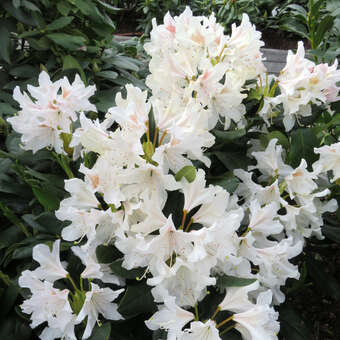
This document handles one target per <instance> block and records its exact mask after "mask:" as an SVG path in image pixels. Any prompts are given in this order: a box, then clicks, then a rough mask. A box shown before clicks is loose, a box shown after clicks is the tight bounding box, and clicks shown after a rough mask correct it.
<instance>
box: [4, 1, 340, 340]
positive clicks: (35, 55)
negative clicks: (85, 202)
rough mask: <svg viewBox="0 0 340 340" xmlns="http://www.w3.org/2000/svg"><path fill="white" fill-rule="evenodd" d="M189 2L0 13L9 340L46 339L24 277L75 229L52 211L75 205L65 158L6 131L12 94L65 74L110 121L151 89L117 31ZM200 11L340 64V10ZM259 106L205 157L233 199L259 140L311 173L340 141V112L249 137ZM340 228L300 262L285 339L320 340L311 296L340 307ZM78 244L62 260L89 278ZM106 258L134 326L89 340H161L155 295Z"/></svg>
mask: <svg viewBox="0 0 340 340" xmlns="http://www.w3.org/2000/svg"><path fill="white" fill-rule="evenodd" d="M188 3H189V1H179V0H167V1H158V0H156V1H152V0H145V1H137V0H136V1H106V2H104V1H99V0H53V1H52V0H41V1H39V0H30V1H28V0H6V1H2V2H1V3H0V42H1V44H0V67H1V68H0V124H1V125H0V133H1V140H0V143H1V150H0V157H1V158H0V211H1V213H0V225H1V227H0V228H1V229H0V299H1V301H2V308H1V311H0V339H3V340H7V339H13V337H15V338H20V339H22V340H26V339H27V340H28V339H37V334H39V330H40V329H39V328H38V329H35V330H32V329H31V328H30V327H29V319H28V318H27V316H26V315H23V314H22V313H21V311H20V307H19V305H20V304H21V303H22V301H23V297H25V296H26V294H27V291H25V290H24V289H19V287H18V283H17V278H18V276H19V275H20V273H21V272H22V271H23V270H24V269H26V268H32V248H33V247H34V246H35V245H36V244H38V243H43V242H44V243H47V244H52V242H53V241H54V240H55V239H56V238H60V234H61V230H62V228H63V227H64V226H65V223H63V222H60V221H59V220H57V219H56V217H55V216H54V210H55V209H57V208H58V206H59V203H60V200H62V199H63V198H64V197H65V195H66V193H65V191H64V179H66V178H67V176H66V174H65V173H64V171H63V167H62V165H63V162H65V161H67V160H66V159H64V158H56V157H55V156H54V155H53V154H52V153H51V152H50V151H49V150H44V151H39V152H37V153H36V154H34V155H33V154H32V153H31V152H30V151H23V150H22V149H21V148H20V145H19V139H20V136H19V135H17V134H15V133H13V132H11V131H10V128H9V125H8V124H7V123H6V121H5V119H6V117H8V116H9V115H12V114H14V113H16V112H17V110H18V107H17V104H16V102H15V101H14V100H13V99H12V91H13V89H14V87H15V86H17V85H19V86H20V87H21V88H22V89H25V86H26V85H27V84H35V83H36V80H37V75H38V74H39V73H40V71H41V70H47V71H48V72H49V74H50V75H51V77H52V78H53V80H56V79H59V78H60V77H63V76H64V75H67V76H69V77H71V79H72V78H73V76H74V75H75V73H79V74H80V75H81V77H82V79H83V81H84V82H85V83H86V84H95V85H96V86H97V92H96V95H95V96H94V97H93V102H94V103H95V104H96V106H97V108H98V110H99V117H100V118H102V117H103V113H105V112H106V110H107V108H109V107H111V106H112V105H114V97H115V93H116V92H117V91H119V90H120V89H121V88H122V86H123V85H125V84H126V83H129V82H132V83H134V84H135V85H137V86H139V87H141V88H145V85H144V84H143V79H144V77H145V75H146V73H147V70H146V68H145V60H144V54H143V52H142V46H141V44H142V43H141V42H140V41H138V40H137V39H133V40H131V41H128V42H125V43H117V42H115V41H114V40H113V39H112V37H113V33H114V32H115V30H116V29H117V27H116V23H117V22H118V23H121V22H122V18H124V16H126V15H135V17H136V18H139V23H138V25H139V26H138V30H141V31H145V32H146V33H148V32H149V31H150V28H151V18H152V17H156V18H157V21H158V22H161V19H162V18H163V16H164V14H165V13H166V12H167V11H168V10H170V11H171V13H172V14H179V13H180V12H182V11H183V9H184V6H185V5H187V4H188ZM190 6H191V7H192V9H193V12H194V13H195V14H202V15H209V14H210V13H211V12H212V11H214V12H215V13H216V16H217V21H218V22H220V23H222V24H223V25H224V26H225V27H226V28H227V27H229V26H230V24H231V22H234V21H235V20H236V21H237V20H239V19H240V18H241V15H242V12H243V11H246V12H247V13H248V14H249V15H250V19H251V21H252V22H254V23H255V24H256V25H257V26H258V28H260V29H268V28H271V29H281V30H285V31H288V32H291V33H293V34H295V35H298V36H299V37H301V38H305V39H307V40H309V41H310V44H311V46H312V47H313V51H312V54H313V55H314V57H315V58H318V59H319V60H320V61H323V60H325V61H330V60H334V58H336V57H337V56H338V55H339V54H340V38H339V36H340V34H339V33H340V19H339V8H340V5H339V1H337V0H332V1H322V0H319V1H316V2H313V1H309V2H308V3H307V1H303V0H301V1H294V2H292V1H274V0H261V1H249V0H239V1H226V0H225V1H219V0H216V1H205V0H195V1H190ZM118 28H119V27H118ZM259 102H261V98H254V99H253V100H249V102H248V103H247V108H248V112H250V114H249V117H250V119H249V125H248V126H247V127H246V128H245V129H244V130H238V131H228V132H225V131H222V129H221V127H220V128H219V127H217V128H216V129H215V131H214V134H215V136H216V138H217V143H216V144H215V145H214V147H213V148H212V149H210V150H208V152H207V154H208V155H209V157H210V158H211V159H212V167H211V168H210V170H208V169H205V170H206V171H208V178H209V181H210V183H213V184H218V185H221V186H223V187H224V188H226V189H227V190H228V191H229V192H233V191H234V190H235V189H236V187H237V185H238V180H237V178H235V177H234V176H233V175H232V171H233V169H235V168H245V167H246V166H247V165H248V164H249V163H250V162H251V160H250V159H249V157H248V156H247V141H248V140H249V139H250V138H258V139H259V140H260V141H261V143H263V145H266V144H267V143H268V142H269V140H270V139H271V138H278V139H279V141H280V143H281V144H282V146H283V147H284V148H285V150H286V152H287V154H288V159H289V163H290V164H291V165H292V166H297V165H298V163H299V160H300V159H301V158H302V157H303V158H306V160H307V161H308V163H309V165H311V163H312V162H313V161H315V160H316V159H315V155H314V153H313V148H314V147H318V146H320V145H322V144H332V143H334V142H336V141H337V140H338V138H339V136H340V105H339V102H338V103H334V104H333V105H332V109H333V110H334V111H335V115H334V116H333V117H331V116H330V115H329V114H328V113H327V112H326V110H324V109H321V110H319V111H315V112H314V115H313V116H312V117H311V118H310V119H308V120H303V121H302V122H301V126H300V127H299V128H298V129H297V130H294V132H293V133H291V134H287V133H285V132H284V128H283V126H282V123H281V120H280V117H278V118H277V120H276V121H275V122H274V124H273V125H272V126H271V128H270V130H269V133H268V134H264V133H261V132H254V131H250V128H252V127H254V126H257V124H259V121H258V118H257V116H256V111H257V108H258V105H259ZM91 116H92V118H95V117H96V116H97V114H96V113H94V112H93V113H91ZM302 145H303V147H301V146H302ZM89 161H90V160H89ZM197 166H198V167H200V166H202V165H201V164H197ZM70 167H71V169H72V171H73V173H74V174H75V175H76V176H77V177H80V174H79V173H78V172H77V169H78V167H79V164H78V163H76V162H71V163H70ZM339 188H340V186H339V185H336V184H335V185H334V186H333V187H332V188H331V190H332V193H331V196H332V197H334V198H336V199H337V200H338V202H339V204H340V189H339ZM339 225H340V210H339V209H338V211H337V213H336V214H332V215H329V216H326V218H325V225H324V227H323V233H324V235H325V236H326V239H325V240H323V241H318V240H315V239H312V240H311V241H309V243H308V244H307V248H306V251H305V252H304V253H303V254H302V255H301V256H300V257H299V258H297V259H295V261H296V263H298V264H299V266H300V272H301V278H300V280H299V281H293V280H292V281H291V282H289V284H288V285H287V287H286V294H287V297H288V298H287V303H285V304H284V305H282V306H281V307H280V318H281V320H280V321H281V338H282V339H287V340H288V339H289V340H302V339H303V340H306V339H311V338H312V333H313V334H316V333H315V332H316V331H315V329H313V327H312V326H313V325H312V320H308V319H307V320H306V318H304V316H303V314H304V311H303V308H304V306H303V305H302V308H300V307H301V306H299V303H300V301H301V298H307V299H308V298H310V297H311V296H312V297H313V299H315V301H316V302H317V303H318V301H319V300H321V298H323V299H324V300H326V301H330V302H334V301H339V300H340V293H339V292H340V285H339V277H337V276H336V275H338V274H337V269H338V265H339V263H337V262H336V261H338V259H339V258H340V252H339V247H338V246H337V243H339V242H340V230H339ZM70 246H72V244H71V243H70V244H68V243H67V242H63V247H62V259H63V260H67V261H68V262H69V263H70V267H71V268H72V269H71V270H72V271H74V272H75V273H80V272H81V270H82V269H81V264H80V263H79V262H78V261H77V260H76V258H75V257H74V256H72V255H71V254H70V252H69V251H68V249H69V247H70ZM332 251H333V252H332ZM97 254H98V258H99V259H100V260H101V261H103V262H105V263H111V269H112V270H113V271H114V272H116V273H117V274H120V275H121V276H123V277H126V279H127V282H128V290H127V292H126V293H125V295H124V297H123V298H122V300H121V301H120V307H119V311H120V312H121V313H122V315H124V317H125V318H126V319H127V320H126V321H122V322H115V323H112V324H110V323H105V324H104V325H103V326H102V327H96V328H95V330H94V333H93V335H92V336H91V339H95V340H102V339H109V338H110V334H111V335H112V338H114V339H124V340H129V339H136V338H137V339H150V338H153V339H159V338H162V337H163V336H164V334H163V335H162V334H161V333H162V332H155V333H154V334H153V335H152V334H151V332H150V331H148V330H147V329H146V328H145V326H144V323H143V320H145V319H147V318H148V317H149V316H150V315H151V314H152V312H154V310H155V305H154V303H153V300H152V298H151V296H150V288H149V287H147V286H146V285H143V284H140V283H138V282H136V280H135V278H136V276H138V275H139V273H137V272H130V271H126V270H124V269H123V268H122V267H121V262H119V260H117V259H118V258H119V256H120V254H119V253H117V251H116V250H115V249H112V248H111V247H99V248H98V249H97ZM332 259H335V261H333V260H332ZM33 266H34V265H33ZM228 282H229V283H228V284H230V281H228ZM238 284H239V283H238ZM213 296H214V298H215V299H218V298H219V296H218V294H215V295H214V294H212V295H211V296H210V297H208V298H207V299H206V300H204V301H203V302H202V305H201V304H200V306H201V308H200V312H201V313H202V314H204V313H206V312H207V311H208V310H209V308H211V306H212V305H213V304H214V303H217V302H216V301H212V299H213ZM335 311H336V309H335ZM316 313H318V311H316ZM201 316H202V315H201ZM317 316H318V315H316V317H317ZM131 324H133V327H131ZM331 331H332V332H333V334H329V332H330V330H329V329H325V330H323V329H321V333H320V330H319V334H321V336H323V338H322V337H321V338H322V339H327V337H328V339H337V337H340V331H339V330H338V331H339V333H338V334H336V333H334V332H336V330H335V331H334V329H332V330H331ZM327 332H328V333H327ZM228 334H229V333H228ZM321 338H320V339H321ZM226 339H227V338H226ZM228 339H239V337H238V335H236V333H235V334H234V335H230V334H229V335H228Z"/></svg>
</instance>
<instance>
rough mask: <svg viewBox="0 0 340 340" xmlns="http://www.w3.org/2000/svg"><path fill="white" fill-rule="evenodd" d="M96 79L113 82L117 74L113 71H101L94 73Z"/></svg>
mask: <svg viewBox="0 0 340 340" xmlns="http://www.w3.org/2000/svg"><path fill="white" fill-rule="evenodd" d="M96 76H97V77H100V78H104V79H109V80H113V79H116V78H117V77H118V73H117V72H114V71H101V72H97V73H96Z"/></svg>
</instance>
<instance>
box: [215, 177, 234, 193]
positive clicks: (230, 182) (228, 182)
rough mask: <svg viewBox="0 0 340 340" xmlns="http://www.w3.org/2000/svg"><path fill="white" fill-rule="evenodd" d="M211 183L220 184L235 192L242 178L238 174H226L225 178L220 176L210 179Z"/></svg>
mask: <svg viewBox="0 0 340 340" xmlns="http://www.w3.org/2000/svg"><path fill="white" fill-rule="evenodd" d="M209 184H213V185H219V186H220V187H222V188H223V189H225V190H227V191H228V192H229V193H233V192H234V191H235V190H236V188H237V187H238V185H239V184H240V180H239V179H238V178H237V177H236V176H225V177H224V178H220V176H218V177H217V178H211V179H209Z"/></svg>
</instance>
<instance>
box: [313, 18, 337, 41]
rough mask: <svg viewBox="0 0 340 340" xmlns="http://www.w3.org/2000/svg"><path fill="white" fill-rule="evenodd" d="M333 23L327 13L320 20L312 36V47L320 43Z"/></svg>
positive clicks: (332, 19)
mask: <svg viewBox="0 0 340 340" xmlns="http://www.w3.org/2000/svg"><path fill="white" fill-rule="evenodd" d="M333 23H334V18H333V17H332V16H331V15H327V16H326V17H324V18H323V19H322V21H321V22H320V23H319V25H318V26H317V27H318V28H317V31H316V33H315V37H314V47H317V46H319V45H320V43H321V42H322V40H323V39H324V37H325V34H326V33H327V32H328V31H329V30H330V29H331V28H332V26H333Z"/></svg>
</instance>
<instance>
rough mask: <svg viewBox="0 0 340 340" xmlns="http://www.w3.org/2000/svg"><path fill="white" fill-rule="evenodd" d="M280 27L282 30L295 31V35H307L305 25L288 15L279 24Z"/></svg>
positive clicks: (303, 36)
mask: <svg viewBox="0 0 340 340" xmlns="http://www.w3.org/2000/svg"><path fill="white" fill-rule="evenodd" d="M280 29H281V30H282V31H288V32H293V33H296V34H297V35H300V36H301V37H302V38H307V37H308V35H307V30H306V27H305V25H304V24H302V23H301V22H299V21H298V20H296V19H294V18H289V17H288V18H286V19H285V20H284V22H283V24H282V25H281V26H280Z"/></svg>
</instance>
